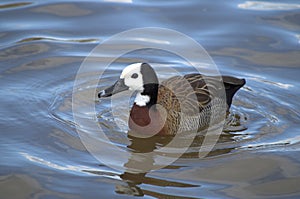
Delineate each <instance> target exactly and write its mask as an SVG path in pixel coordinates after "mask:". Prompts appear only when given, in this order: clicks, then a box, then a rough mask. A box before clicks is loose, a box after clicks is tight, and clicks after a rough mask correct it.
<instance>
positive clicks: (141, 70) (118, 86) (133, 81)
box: [98, 63, 158, 106]
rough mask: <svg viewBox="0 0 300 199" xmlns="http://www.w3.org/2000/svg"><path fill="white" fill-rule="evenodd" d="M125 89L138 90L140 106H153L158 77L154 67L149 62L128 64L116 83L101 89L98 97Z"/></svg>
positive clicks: (137, 99) (155, 98)
mask: <svg viewBox="0 0 300 199" xmlns="http://www.w3.org/2000/svg"><path fill="white" fill-rule="evenodd" d="M125 90H133V91H137V92H138V93H137V96H136V99H135V103H136V104H137V105H139V106H152V105H153V104H156V100H157V92H158V78H157V76H156V73H155V71H154V70H153V68H152V67H151V66H150V65H149V64H147V63H134V64H130V65H128V66H127V67H125V68H124V69H123V71H122V73H121V75H120V78H119V79H118V80H117V81H116V83H114V84H113V85H112V86H110V87H108V88H106V89H104V90H102V91H100V92H99V94H98V97H99V98H102V97H110V96H112V95H114V94H116V93H119V92H122V91H125Z"/></svg>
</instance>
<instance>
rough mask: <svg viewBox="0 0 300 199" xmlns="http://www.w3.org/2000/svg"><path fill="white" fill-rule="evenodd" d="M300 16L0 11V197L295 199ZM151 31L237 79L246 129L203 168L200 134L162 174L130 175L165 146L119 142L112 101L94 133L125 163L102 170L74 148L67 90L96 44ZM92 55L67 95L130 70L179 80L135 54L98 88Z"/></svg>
mask: <svg viewBox="0 0 300 199" xmlns="http://www.w3.org/2000/svg"><path fill="white" fill-rule="evenodd" d="M299 9H300V4H299V2H298V1H296V0H289V1H277V0H273V1H265V2H264V1H240V0H237V1H228V2H224V1H208V0H205V1H196V0H194V1H188V2H183V1H151V2H150V1H130V0H127V1H121V0H119V1H117V0H115V1H113V0H109V1H67V0H65V1H26V2H22V1H2V2H1V3H0V16H1V17H0V30H1V32H0V48H1V50H0V64H1V68H0V72H1V74H0V85H1V90H0V93H1V98H0V102H1V103H0V104H1V109H0V114H1V119H0V124H1V145H0V147H1V152H2V155H1V170H0V173H1V177H0V179H1V181H0V184H1V186H0V198H96V197H97V198H119V197H122V198H123V197H125V198H126V197H128V198H132V197H133V196H144V197H145V198H269V197H278V198H298V197H299V196H300V187H299V182H300V167H299V165H300V163H299V159H300V155H299V149H300V144H299V141H300V136H299V135H300V131H299V123H300V112H299V108H300V97H299V96H300V90H299V89H298V87H299V75H300V69H299V67H300V59H299V56H300V49H299V48H300V32H299V30H300V12H299ZM149 26H152V27H153V26H155V27H162V28H170V29H174V30H176V31H179V32H182V33H184V34H186V35H188V36H190V37H192V38H193V39H195V40H196V41H197V42H199V43H200V44H201V45H203V47H204V48H205V49H206V50H207V51H208V53H209V54H210V55H211V56H212V58H213V60H214V61H215V62H216V64H217V66H218V67H219V69H220V72H221V73H222V74H224V75H233V76H237V77H241V78H245V79H246V80H247V84H246V85H245V87H243V88H242V89H241V90H240V91H239V92H238V93H237V95H236V96H235V97H234V101H233V106H232V109H231V110H232V114H235V116H236V117H241V118H240V119H238V122H239V121H242V122H243V124H242V125H244V126H245V127H247V129H244V130H242V131H236V132H235V131H229V132H224V133H223V135H222V136H221V137H220V138H219V141H218V144H217V145H216V146H215V148H214V149H213V150H212V151H211V152H210V153H209V154H208V156H207V157H205V158H202V159H199V158H198V157H199V154H198V152H199V147H200V146H201V143H202V141H203V137H201V136H199V137H196V138H195V140H194V142H193V143H192V145H191V147H190V148H189V149H188V150H187V151H186V152H185V153H184V154H183V155H182V156H181V157H180V158H179V159H178V160H177V161H175V162H174V163H172V164H170V165H169V166H167V167H165V168H163V169H159V170H155V171H152V172H144V173H131V172H128V170H127V169H128V168H129V167H132V166H130V165H135V166H136V167H138V165H139V164H141V165H143V164H144V163H145V162H143V158H144V157H143V156H140V155H139V154H140V153H137V152H149V151H153V149H154V148H157V147H160V146H163V145H164V144H166V143H168V142H170V139H172V138H152V139H147V140H143V139H136V138H133V137H128V136H127V134H126V131H124V130H122V129H118V128H116V127H115V126H113V125H114V124H113V122H112V118H111V114H110V102H109V101H108V100H103V101H98V100H95V107H96V111H97V118H96V119H97V121H98V122H99V125H101V126H102V127H103V129H106V130H105V132H106V135H107V137H108V138H109V139H110V140H111V141H112V142H113V143H115V144H116V145H117V146H119V147H120V148H122V149H123V150H125V151H127V152H128V154H129V155H131V156H130V158H128V159H127V160H126V161H123V160H122V161H123V162H122V161H121V160H118V159H116V158H115V156H113V155H111V154H113V153H114V151H107V154H106V155H105V157H104V158H105V159H106V161H108V162H110V163H111V164H112V165H114V164H115V165H117V166H119V167H121V168H123V169H120V170H114V169H112V168H110V167H108V166H106V165H105V164H104V163H103V162H99V161H98V160H97V159H95V158H94V157H93V156H92V155H91V154H90V153H89V152H88V151H87V149H86V148H85V146H84V145H83V144H82V142H81V140H80V138H79V135H78V133H77V131H76V126H77V127H78V124H76V122H75V121H74V118H73V115H72V114H73V113H72V92H73V84H74V80H75V77H76V74H77V71H78V69H79V67H80V65H81V64H82V62H83V61H84V59H85V58H86V57H87V56H88V55H89V53H90V52H91V51H92V50H93V48H94V47H96V45H98V44H99V43H101V42H103V41H105V40H106V39H108V38H109V37H111V36H112V35H114V34H117V33H119V32H122V31H125V30H128V29H131V28H142V27H149ZM146 39H147V38H146ZM149 42H151V41H149ZM152 42H154V41H152ZM174 42H175V41H174ZM183 45H184V44H183ZM101 57H102V59H99V60H96V62H95V64H93V65H91V67H90V68H89V71H86V72H85V73H84V74H83V76H82V87H81V90H77V91H76V92H77V94H79V95H82V96H84V95H85V92H89V91H90V90H93V89H95V88H96V89H101V88H102V87H105V86H107V85H110V84H111V83H113V82H114V81H115V80H116V78H117V76H118V75H119V74H120V72H121V70H122V69H123V67H124V66H125V65H126V64H128V63H132V62H135V61H137V60H146V61H148V60H149V61H152V62H156V63H161V64H164V65H172V66H174V67H175V68H176V69H178V70H181V71H185V70H186V65H182V62H181V61H180V59H179V58H178V57H177V58H176V57H174V56H173V55H170V54H168V53H161V52H159V53H158V52H156V51H151V50H145V51H141V52H135V53H130V54H127V55H124V56H123V57H122V58H120V59H118V60H116V62H115V63H114V64H113V65H112V66H111V67H110V68H109V70H107V71H106V73H105V74H104V76H103V77H104V78H103V79H102V80H101V81H100V83H99V84H98V78H99V76H97V71H98V70H103V68H101V63H103V62H105V58H109V57H110V54H109V52H108V53H107V54H105V55H104V54H103V55H101ZM160 75H161V76H163V77H166V76H167V74H160ZM118 100H119V102H120V103H121V102H122V99H118ZM81 111H82V112H80V113H75V114H80V116H81V117H83V118H87V119H88V118H90V115H89V114H90V113H89V112H87V111H86V110H85V109H84V106H83V108H82V110H81ZM121 114H122V113H121ZM231 117H232V119H233V118H234V116H231ZM91 119H95V118H91ZM120 122H121V121H120ZM233 125H234V121H233V122H232V123H231V126H233ZM80 127H81V128H82V127H84V126H80ZM183 139H184V138H183ZM174 153H176V152H174ZM156 158H157V157H153V161H154V160H155V159H156ZM152 164H154V163H153V162H147V163H146V165H152Z"/></svg>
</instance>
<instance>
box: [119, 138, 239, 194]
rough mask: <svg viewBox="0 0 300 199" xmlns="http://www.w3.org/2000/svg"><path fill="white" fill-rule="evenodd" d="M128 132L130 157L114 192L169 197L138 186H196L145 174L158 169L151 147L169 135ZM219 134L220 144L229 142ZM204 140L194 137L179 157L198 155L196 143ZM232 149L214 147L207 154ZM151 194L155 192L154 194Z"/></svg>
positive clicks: (216, 153)
mask: <svg viewBox="0 0 300 199" xmlns="http://www.w3.org/2000/svg"><path fill="white" fill-rule="evenodd" d="M130 134H131V133H130V132H129V133H128V139H129V140H130V144H129V145H128V146H127V148H128V150H129V151H130V154H131V156H130V158H129V159H128V162H126V163H125V164H124V167H125V168H126V171H125V172H124V173H123V174H121V175H120V178H121V179H122V180H123V182H125V184H124V183H122V184H118V185H116V190H115V191H116V193H119V194H127V195H134V196H143V195H150V196H156V197H158V195H157V194H159V197H163V196H164V197H170V195H168V194H162V193H154V192H150V191H149V190H143V189H142V188H141V187H140V185H142V184H147V185H155V186H160V187H199V185H196V184H189V183H182V182H175V181H170V180H166V179H158V178H154V177H147V176H146V175H147V174H148V173H149V172H150V171H151V170H153V169H155V168H157V164H158V163H157V162H156V161H155V160H156V158H157V156H158V154H157V153H152V152H153V151H154V150H156V149H159V148H162V147H164V146H166V145H167V144H168V143H170V142H171V141H172V139H173V138H174V137H172V136H165V137H162V136H153V137H150V138H138V137H134V136H132V135H130ZM221 137H222V139H221V140H222V143H226V142H231V141H232V140H233V138H232V136H229V134H226V135H224V136H221ZM203 140H204V136H197V137H196V138H195V139H194V141H193V143H192V144H191V148H190V149H188V150H187V151H186V152H185V153H184V154H182V155H181V156H180V158H199V146H201V144H202V142H203ZM197 146H198V147H197ZM232 149H233V148H230V147H229V148H224V149H215V150H213V151H212V152H211V153H209V154H208V156H216V155H221V154H225V153H229V152H230V151H231V150H232ZM181 167H182V166H176V165H174V164H172V165H169V166H166V167H165V169H180V168H181ZM153 194H154V195H153Z"/></svg>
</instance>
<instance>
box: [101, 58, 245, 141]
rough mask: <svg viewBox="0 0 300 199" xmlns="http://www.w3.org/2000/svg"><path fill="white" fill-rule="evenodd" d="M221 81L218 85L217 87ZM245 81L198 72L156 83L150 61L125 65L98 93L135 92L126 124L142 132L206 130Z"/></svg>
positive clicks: (168, 133) (157, 133)
mask: <svg viewBox="0 0 300 199" xmlns="http://www.w3.org/2000/svg"><path fill="white" fill-rule="evenodd" d="M220 82H221V84H222V85H221V86H220ZM245 83H246V80H245V79H240V78H236V77H232V76H208V75H203V74H200V73H190V74H186V75H176V76H173V77H170V78H169V79H166V80H164V81H162V82H161V83H159V80H158V77H157V74H156V72H155V70H154V69H153V67H152V66H151V65H150V64H149V63H132V64H129V65H128V66H126V67H125V68H124V69H123V71H122V72H121V74H120V77H119V79H118V80H117V81H116V82H115V83H114V84H113V85H112V86H110V87H108V88H106V89H104V90H101V91H100V92H99V93H98V97H99V98H107V97H110V96H112V95H115V94H117V93H120V92H122V91H126V90H131V91H135V93H136V95H135V99H134V103H133V105H132V107H131V110H130V115H129V120H128V126H129V129H130V130H131V131H133V132H136V133H140V134H144V135H151V136H152V135H171V136H174V135H176V134H178V133H181V132H184V131H194V130H195V131H198V130H199V129H205V128H207V127H208V126H209V125H210V124H211V122H212V121H211V120H212V119H213V120H214V121H215V122H216V123H217V122H219V121H221V120H222V119H224V115H225V117H226V114H228V113H229V109H230V106H231V104H232V99H233V96H234V95H235V93H236V92H237V91H238V90H239V89H240V88H241V87H243V86H244V85H245Z"/></svg>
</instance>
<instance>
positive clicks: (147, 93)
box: [134, 84, 158, 108]
mask: <svg viewBox="0 0 300 199" xmlns="http://www.w3.org/2000/svg"><path fill="white" fill-rule="evenodd" d="M157 92H158V84H148V85H144V91H143V92H139V93H137V95H136V97H135V100H134V102H135V104H136V105H137V106H140V107H147V108H150V107H151V106H152V105H154V104H156V101H157Z"/></svg>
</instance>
